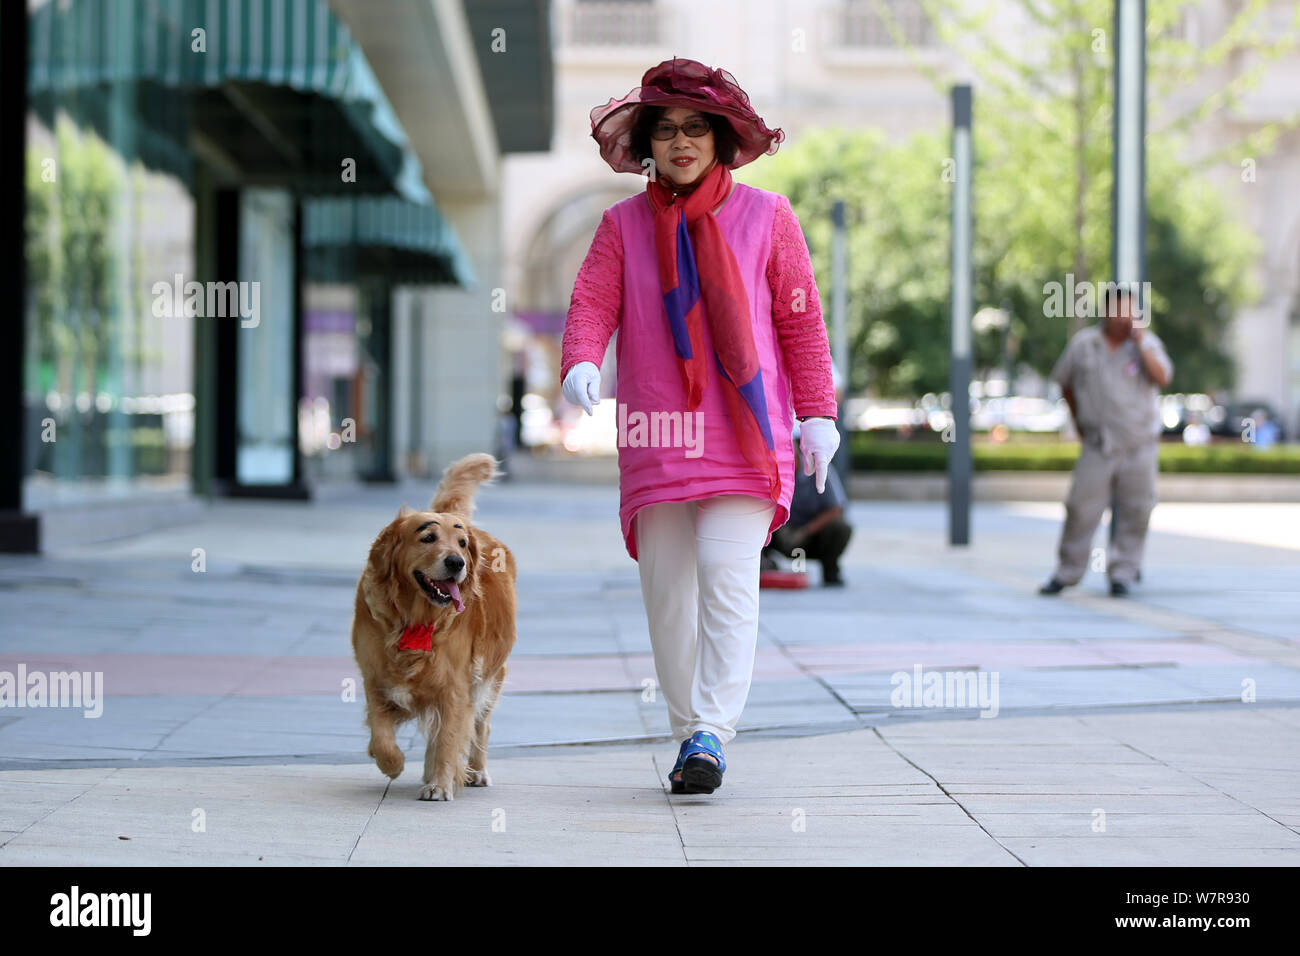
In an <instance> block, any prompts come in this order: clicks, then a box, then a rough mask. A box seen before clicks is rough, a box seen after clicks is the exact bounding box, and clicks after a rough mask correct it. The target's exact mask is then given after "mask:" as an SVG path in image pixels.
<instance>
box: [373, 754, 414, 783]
mask: <svg viewBox="0 0 1300 956" xmlns="http://www.w3.org/2000/svg"><path fill="white" fill-rule="evenodd" d="M370 756H372V757H374V758H375V766H376V767H378V768H379V772H380V773H382V774H383V775H384V776H386V777H391V778H393V779H396V778H397V777H398V776H399V775H400V774H401V772H402V770H403V769H404V768H405V767H406V757H405V756H404V755H403V754H402V752H401V751H400V750H379V751H378V752H376V751H375V749H374V748H371V750H370Z"/></svg>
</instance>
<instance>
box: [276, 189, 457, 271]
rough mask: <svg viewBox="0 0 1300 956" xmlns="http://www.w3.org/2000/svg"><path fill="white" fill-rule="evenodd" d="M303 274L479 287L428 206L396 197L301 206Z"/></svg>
mask: <svg viewBox="0 0 1300 956" xmlns="http://www.w3.org/2000/svg"><path fill="white" fill-rule="evenodd" d="M302 217H303V219H302V242H303V250H304V253H305V255H306V274H307V276H308V278H311V279H316V280H346V279H351V278H353V277H355V276H357V275H361V274H365V273H381V274H383V275H384V276H385V277H387V278H389V279H391V280H392V281H393V282H409V283H425V282H454V283H456V284H458V285H460V286H461V287H462V288H466V289H469V288H472V287H474V286H476V285H477V284H478V278H477V276H476V275H475V274H474V268H473V266H472V265H471V263H470V260H469V257H468V256H467V255H466V254H465V251H464V249H463V247H462V246H461V244H460V240H459V239H458V238H457V236H456V231H455V229H454V228H452V225H451V224H450V223H449V222H447V220H446V219H444V218H443V216H442V214H441V213H440V212H439V211H438V209H437V207H436V206H434V205H432V204H431V203H411V202H406V201H405V200H402V199H399V198H397V197H394V196H329V197H312V198H309V199H305V200H303V204H302Z"/></svg>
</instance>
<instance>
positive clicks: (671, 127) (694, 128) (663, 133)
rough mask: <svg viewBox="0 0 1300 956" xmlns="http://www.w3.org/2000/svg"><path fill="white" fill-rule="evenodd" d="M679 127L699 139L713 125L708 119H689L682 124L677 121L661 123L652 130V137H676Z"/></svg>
mask: <svg viewBox="0 0 1300 956" xmlns="http://www.w3.org/2000/svg"><path fill="white" fill-rule="evenodd" d="M679 129H680V130H681V131H682V132H683V133H685V134H686V135H687V136H689V137H690V138H691V139H698V138H699V137H701V136H703V135H704V134H705V133H707V132H709V130H711V129H713V127H712V126H710V125H709V121H708V120H706V119H689V120H687V121H686V122H685V123H683V124H682V125H681V126H678V125H677V124H676V123H660V124H659V125H658V126H656V127H655V128H654V129H653V130H651V131H650V136H651V138H652V139H657V140H660V141H663V140H669V139H676V138H677V131H678V130H679Z"/></svg>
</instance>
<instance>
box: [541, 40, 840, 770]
mask: <svg viewBox="0 0 1300 956" xmlns="http://www.w3.org/2000/svg"><path fill="white" fill-rule="evenodd" d="M591 125H592V133H591V135H592V137H593V138H594V139H595V140H596V142H597V143H599V144H600V154H601V156H602V157H603V158H604V159H605V160H606V162H608V163H609V165H610V166H611V167H612V168H613V169H614V171H615V172H629V173H645V174H646V175H647V176H648V179H647V182H646V189H645V192H644V193H643V194H642V193H638V194H636V195H634V196H631V197H629V198H627V199H624V200H622V201H620V202H617V203H615V204H614V205H612V206H611V207H609V208H608V209H606V210H605V212H604V214H603V215H602V217H601V220H600V225H599V226H598V227H597V229H596V235H595V238H594V239H593V240H592V244H591V249H590V251H589V252H588V253H587V257H586V259H585V261H584V262H583V264H582V267H581V269H580V270H579V273H578V277H577V281H576V282H575V283H574V288H573V297H572V300H571V302H570V306H569V312H568V317H567V320H566V324H565V328H564V340H563V346H562V355H561V361H560V366H561V367H560V376H561V379H562V381H563V392H564V395H565V397H566V398H567V399H568V400H569V401H570V402H572V403H573V404H575V405H581V406H582V407H583V408H585V409H586V411H587V413H588V414H591V406H592V404H594V403H595V402H597V401H599V399H600V371H599V368H600V364H601V361H602V359H603V358H604V355H605V349H606V347H607V346H608V345H609V340H610V337H611V336H612V335H613V333H614V330H615V329H618V330H619V336H618V345H617V350H616V354H617V359H618V382H617V389H616V396H615V403H616V408H617V411H618V420H619V423H620V426H619V427H620V434H619V438H618V445H619V455H618V457H619V476H620V477H619V485H620V506H619V518H620V522H621V524H622V530H623V539H624V542H625V544H626V546H627V551H628V554H629V555H631V557H632V559H633V560H635V561H636V562H637V566H638V569H639V572H640V576H641V594H642V597H643V599H644V601H645V608H646V616H647V619H648V622H649V628H650V641H651V645H652V648H653V651H654V661H655V672H656V676H657V678H658V682H659V686H660V688H661V689H662V691H663V695H664V700H665V702H666V703H667V705H668V715H669V721H670V724H671V729H672V733H673V738H674V740H680V741H681V742H682V743H681V746H680V748H679V750H678V754H677V761H676V763H675V764H674V766H673V769H672V772H671V773H670V774H669V782H670V785H671V790H672V792H673V793H712V792H713V791H714V790H715V789H716V788H717V787H719V786H721V785H722V774H723V772H724V771H725V770H726V766H727V764H726V759H725V758H724V756H723V751H722V747H723V745H724V744H726V743H729V742H730V741H731V739H732V738H733V737H735V735H736V730H735V725H736V723H737V721H738V720H739V719H740V714H741V712H742V711H743V710H744V707H745V701H746V699H747V698H748V696H749V687H750V681H751V679H752V676H753V670H754V653H755V648H756V645H757V642H758V591H759V588H758V581H759V555H760V552H761V551H762V549H763V547H764V546H766V545H767V544H768V543H769V542H770V541H771V537H772V532H773V531H774V530H776V529H777V528H779V527H780V526H781V525H783V524H784V523H785V521H786V519H787V518H788V516H789V507H790V498H791V493H792V491H793V488H794V466H795V462H794V448H793V442H792V440H791V432H792V429H793V425H794V418H795V417H796V416H797V417H798V419H799V421H800V422H802V440H801V448H802V454H803V467H804V474H805V475H809V474H813V473H814V470H815V472H816V483H817V489H818V491H821V490H822V489H823V488H824V485H825V480H826V469H827V467H828V465H829V464H830V460H831V458H832V456H833V455H834V454H835V450H836V448H837V447H838V446H839V433H838V432H837V431H836V427H835V416H836V414H837V408H836V404H835V390H834V385H833V382H832V377H831V356H830V349H829V347H828V344H827V338H826V326H825V324H824V322H823V320H822V314H821V305H820V299H819V296H818V294H817V284H816V280H815V279H814V277H813V272H812V263H811V261H810V259H809V256H808V247H807V245H806V244H805V242H804V238H803V231H802V230H801V228H800V226H799V222H798V220H797V219H796V218H795V215H794V211H793V210H792V209H791V208H790V201H789V200H788V199H787V198H786V197H785V196H782V195H780V194H778V193H773V192H768V191H766V190H762V189H755V188H753V187H750V186H746V185H743V184H736V183H733V181H732V178H731V170H732V169H735V168H737V167H739V166H743V165H745V164H746V163H748V162H751V161H753V160H754V159H756V158H757V157H758V156H760V155H762V154H764V153H768V154H771V153H775V152H776V149H777V145H778V144H779V143H781V142H782V141H783V140H784V139H785V134H784V132H783V131H782V130H780V129H777V130H770V129H768V127H767V126H766V125H765V124H764V123H763V120H762V119H761V118H760V117H759V116H758V115H757V114H756V113H755V112H754V110H753V109H752V108H751V106H750V104H749V97H748V96H746V95H745V92H744V91H743V90H742V89H741V88H740V87H739V86H738V85H737V84H736V82H735V79H734V78H733V77H732V76H731V74H730V73H727V72H726V71H725V70H719V69H712V70H711V69H709V68H708V67H706V66H704V65H703V64H702V63H699V62H697V61H695V60H687V59H682V58H679V57H674V58H673V59H672V60H665V61H664V62H663V63H660V64H659V65H658V66H656V67H654V68H653V69H650V70H648V71H646V73H645V75H644V76H643V77H642V82H641V86H640V87H639V88H637V89H634V90H632V91H631V92H630V93H629V94H628V95H627V96H625V97H623V98H622V99H620V100H610V101H609V102H608V103H606V104H605V105H604V106H599V107H596V108H595V109H594V110H592V112H591ZM647 425H648V427H647Z"/></svg>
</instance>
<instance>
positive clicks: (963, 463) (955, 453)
mask: <svg viewBox="0 0 1300 956" xmlns="http://www.w3.org/2000/svg"><path fill="white" fill-rule="evenodd" d="M952 123H953V126H952V155H953V166H954V175H955V181H954V183H953V190H952V356H951V359H950V362H949V367H948V387H949V391H950V392H951V394H952V403H951V405H952V422H953V431H952V441H951V442H950V443H949V444H948V543H949V544H954V545H956V544H969V543H970V498H971V487H970V486H971V448H970V377H971V314H972V308H971V298H972V295H971V286H972V270H971V221H972V215H971V198H972V197H971V165H972V164H971V152H972V146H971V88H970V86H969V85H965V84H963V85H960V86H954V87H953V88H952Z"/></svg>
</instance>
